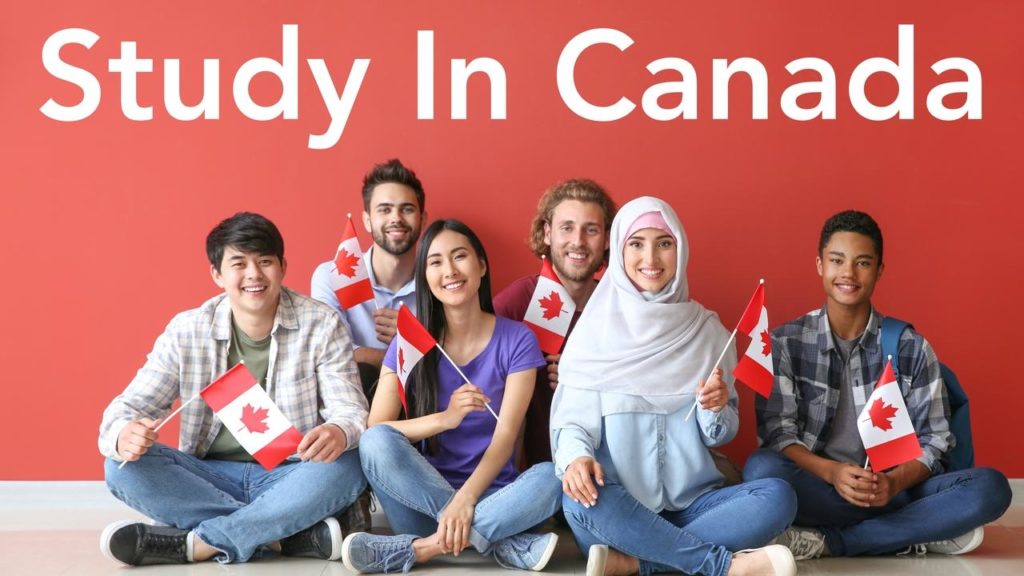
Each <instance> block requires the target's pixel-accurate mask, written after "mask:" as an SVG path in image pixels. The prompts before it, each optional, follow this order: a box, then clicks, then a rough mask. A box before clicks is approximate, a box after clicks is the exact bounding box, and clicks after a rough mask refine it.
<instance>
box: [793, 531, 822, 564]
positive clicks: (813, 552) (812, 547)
mask: <svg viewBox="0 0 1024 576" xmlns="http://www.w3.org/2000/svg"><path fill="white" fill-rule="evenodd" d="M787 547H788V548H789V550H790V552H792V553H793V556H794V557H797V558H805V557H806V558H813V557H816V556H817V555H818V554H819V553H820V549H821V542H820V541H818V539H817V538H814V537H812V536H808V535H807V534H804V533H803V532H799V531H794V532H793V533H792V534H791V535H790V539H789V545H788V546H787Z"/></svg>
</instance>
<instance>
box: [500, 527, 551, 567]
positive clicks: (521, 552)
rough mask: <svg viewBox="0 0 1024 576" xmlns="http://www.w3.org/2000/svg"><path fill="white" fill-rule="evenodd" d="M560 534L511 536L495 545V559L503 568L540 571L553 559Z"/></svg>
mask: <svg viewBox="0 0 1024 576" xmlns="http://www.w3.org/2000/svg"><path fill="white" fill-rule="evenodd" d="M557 544H558V534H555V533H554V532H549V533H548V534H530V533H526V532H524V533H522V534H516V535H515V536H509V537H508V538H505V539H504V540H500V541H499V542H498V543H496V544H495V545H494V551H493V554H494V559H495V560H497V561H498V564H499V565H500V566H501V567H503V568H511V569H513V570H533V571H534V572H540V571H541V570H543V569H544V567H545V566H547V564H548V560H551V555H552V554H553V553H554V552H555V546H556V545H557Z"/></svg>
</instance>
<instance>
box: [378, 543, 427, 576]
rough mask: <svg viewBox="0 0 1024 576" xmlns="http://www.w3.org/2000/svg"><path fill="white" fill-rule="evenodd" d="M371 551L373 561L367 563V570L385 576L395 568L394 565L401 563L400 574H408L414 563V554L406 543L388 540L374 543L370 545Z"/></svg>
mask: <svg viewBox="0 0 1024 576" xmlns="http://www.w3.org/2000/svg"><path fill="white" fill-rule="evenodd" d="M370 548H371V549H372V550H373V552H374V554H373V556H374V560H373V561H372V562H370V563H369V566H368V568H370V569H371V570H367V571H368V572H369V571H373V570H379V571H381V572H383V573H385V574H388V573H390V572H391V569H392V568H394V567H395V564H397V563H398V562H402V564H401V567H402V572H403V573H405V572H408V571H409V569H410V568H412V565H413V563H414V562H415V561H416V554H415V553H414V552H413V551H412V547H411V546H410V545H409V542H408V541H405V540H401V541H395V540H391V539H388V540H387V541H381V542H374V543H372V544H371V545H370Z"/></svg>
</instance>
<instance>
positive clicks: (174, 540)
mask: <svg viewBox="0 0 1024 576" xmlns="http://www.w3.org/2000/svg"><path fill="white" fill-rule="evenodd" d="M188 534H189V531H188V530H179V529H177V528H171V527H169V526H150V525H149V524H144V523H142V522H134V521H131V520H122V521H120V522H114V523H113V524H110V525H108V526H107V527H106V528H104V529H103V533H102V534H101V535H100V551H101V552H103V555H104V556H106V557H107V558H110V559H111V560H116V561H117V562H121V563H122V564H127V565H129V566H148V565H150V564H187V563H188V562H189V559H188V557H189V553H188V552H189V551H188V545H189V542H188Z"/></svg>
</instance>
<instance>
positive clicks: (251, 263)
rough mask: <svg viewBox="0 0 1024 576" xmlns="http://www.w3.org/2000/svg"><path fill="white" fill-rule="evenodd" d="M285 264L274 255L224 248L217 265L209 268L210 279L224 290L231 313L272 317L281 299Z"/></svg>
mask: <svg viewBox="0 0 1024 576" xmlns="http://www.w3.org/2000/svg"><path fill="white" fill-rule="evenodd" d="M285 267H286V263H285V262H283V261H281V260H280V259H279V258H278V257H277V256H274V255H268V254H256V253H254V252H242V251H241V250H239V249H237V248H235V247H234V246H227V247H225V248H224V257H223V259H222V260H221V263H220V267H219V268H218V267H214V266H211V267H210V274H211V276H213V281H214V282H215V283H216V284H217V286H220V287H221V288H223V289H224V292H225V293H226V294H227V295H228V300H230V302H231V310H232V311H233V312H234V313H235V315H236V316H237V315H243V314H244V315H248V316H250V317H253V318H259V319H263V320H267V319H273V317H274V315H275V314H276V313H277V304H278V301H279V300H280V298H281V282H282V280H284V272H285Z"/></svg>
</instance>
